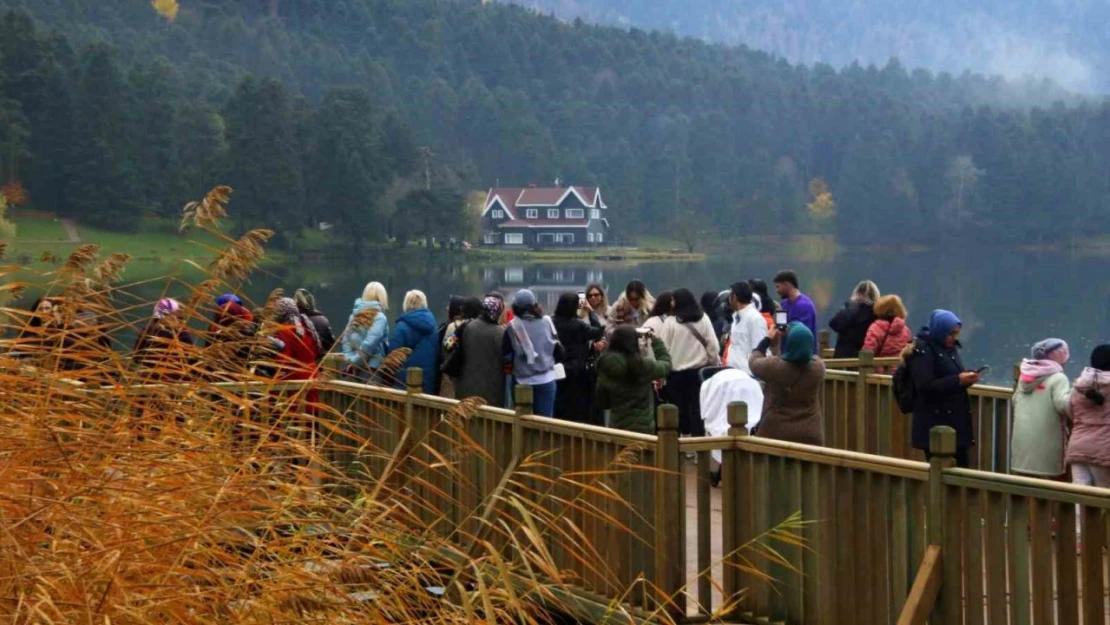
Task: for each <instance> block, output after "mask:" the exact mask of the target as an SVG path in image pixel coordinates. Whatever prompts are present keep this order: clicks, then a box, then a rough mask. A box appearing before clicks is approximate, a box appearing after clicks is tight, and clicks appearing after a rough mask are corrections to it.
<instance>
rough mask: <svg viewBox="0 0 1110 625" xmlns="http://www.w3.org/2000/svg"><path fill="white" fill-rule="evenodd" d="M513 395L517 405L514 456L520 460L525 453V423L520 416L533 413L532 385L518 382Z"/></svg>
mask: <svg viewBox="0 0 1110 625" xmlns="http://www.w3.org/2000/svg"><path fill="white" fill-rule="evenodd" d="M513 395H514V399H513V404H514V405H515V406H516V418H515V419H513V458H516V459H517V460H519V459H520V458H521V456H523V454H524V424H523V423H521V421H520V417H522V416H525V415H530V414H532V401H533V400H532V387H531V386H528V385H526V384H517V385H516V390H515V391H514V393H513Z"/></svg>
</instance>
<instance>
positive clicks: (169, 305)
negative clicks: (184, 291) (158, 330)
mask: <svg viewBox="0 0 1110 625" xmlns="http://www.w3.org/2000/svg"><path fill="white" fill-rule="evenodd" d="M179 310H181V304H180V303H179V302H178V301H177V300H175V299H173V298H172V297H163V298H162V299H160V300H158V303H157V304H155V305H154V318H155V319H165V318H166V317H168V316H169V315H172V314H175V313H177V311H179Z"/></svg>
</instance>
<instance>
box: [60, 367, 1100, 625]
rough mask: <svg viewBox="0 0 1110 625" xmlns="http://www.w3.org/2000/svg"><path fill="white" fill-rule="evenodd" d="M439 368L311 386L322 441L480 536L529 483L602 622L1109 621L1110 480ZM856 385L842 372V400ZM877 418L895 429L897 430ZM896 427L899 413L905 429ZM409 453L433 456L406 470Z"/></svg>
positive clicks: (943, 442)
mask: <svg viewBox="0 0 1110 625" xmlns="http://www.w3.org/2000/svg"><path fill="white" fill-rule="evenodd" d="M850 376H860V374H849V373H843V374H840V373H837V374H835V375H832V376H831V377H832V378H833V379H834V380H840V381H842V382H845V384H844V387H845V390H844V392H843V393H841V395H843V396H844V397H850V398H851V399H850V401H851V402H853V403H852V404H851V405H849V406H846V407H844V408H843V409H844V410H854V409H855V408H856V407H857V406H861V405H862V406H864V408H865V409H866V410H865V411H863V412H861V418H860V419H859V420H856V421H854V422H852V423H854V425H852V426H851V427H849V428H847V429H844V428H840V427H839V426H838V428H836V429H834V434H835V435H836V436H843V440H845V441H847V442H849V443H850V442H853V441H855V442H860V441H861V440H862V441H863V442H864V443H866V444H870V441H871V439H870V438H868V437H869V436H871V434H869V433H867V432H870V430H868V429H867V428H866V427H864V426H865V424H866V423H867V421H865V420H863V415H871V416H870V417H869V418H872V419H873V418H874V417H873V415H876V414H881V412H878V411H877V410H878V407H879V406H880V405H881V404H882V403H883V402H884V401H886V400H884V399H883V393H884V392H885V393H887V394H889V384H886V385H884V384H883V380H882V377H881V376H875V375H866V374H864V375H862V376H861V377H850ZM861 380H862V382H861ZM421 383H422V379H421V375H420V372H419V371H413V372H411V373H410V375H409V379H408V381H407V388H406V389H405V390H395V389H388V388H380V387H373V386H365V385H361V384H353V383H348V382H336V381H325V382H316V383H310V384H311V385H312V386H314V387H315V388H317V389H318V390H319V391H320V396H319V402H320V403H321V404H322V405H324V406H326V407H327V410H328V411H329V414H330V415H332V417H331V418H333V419H335V420H336V422H337V424H340V423H341V424H342V427H339V426H338V425H337V427H336V428H335V429H334V430H333V431H329V430H327V429H324V430H322V431H320V432H318V433H317V434H316V436H317V437H318V438H317V439H315V440H314V441H313V442H314V444H316V445H320V446H323V447H325V448H327V449H330V450H331V451H329V452H328V453H329V456H330V458H331V460H332V461H333V463H334V464H335V465H336V467H337V468H338V469H339V470H340V471H343V472H346V473H348V474H349V475H352V476H356V477H358V478H360V479H365V480H367V481H373V480H376V479H377V478H379V477H381V476H390V475H393V474H394V473H396V474H397V475H398V478H397V479H404V480H406V482H405V483H404V484H403V485H402V488H400V489H398V492H402V491H404V492H408V493H411V502H413V503H414V504H415V505H414V506H413V508H412V514H413V515H415V516H416V517H418V518H419V520H420V521H421V526H423V527H428V528H430V529H431V531H436V532H440V533H441V534H442V535H445V536H447V537H449V538H454V539H457V540H458V541H461V542H464V543H465V545H470V546H471V547H473V545H474V544H475V543H476V541H477V540H478V539H479V538H480V539H482V540H488V541H489V542H490V543H491V544H493V545H496V546H498V547H502V548H506V549H509V548H510V547H511V546H510V545H509V543H508V538H507V536H506V535H504V534H496V533H493V534H483V527H488V524H483V523H482V521H483V520H488V519H489V518H490V517H491V516H492V515H493V514H496V513H497V512H496V510H497V507H498V506H504V505H505V502H506V501H508V500H510V499H511V497H509V496H508V495H509V494H511V495H512V496H513V497H532V498H534V503H535V504H536V505H537V506H538V508H537V509H538V510H542V511H543V512H544V513H545V514H546V515H548V518H550V519H556V520H557V521H558V522H561V523H563V524H564V525H566V526H568V527H574V528H575V532H576V534H575V536H577V537H578V538H579V539H580V543H579V544H575V545H570V544H568V543H567V541H566V538H565V536H560V535H559V534H558V533H547V534H545V535H544V536H543V537H542V540H543V541H544V546H545V548H546V549H547V550H548V551H549V552H550V553H551V554H552V557H553V559H554V561H555V563H556V565H557V566H558V567H559V570H561V571H565V572H568V573H569V575H568V577H569V578H571V579H573V580H574V582H573V587H574V588H575V589H576V590H575V593H577V594H576V597H579V599H580V600H581V606H583V608H582V609H583V610H586V611H590V614H592V615H593V617H594V618H596V620H597V621H598V622H601V621H605V620H609V619H611V618H613V617H614V615H617V616H619V618H620V620H622V621H623V622H628V621H629V620H633V621H636V620H639V619H641V618H649V619H651V620H677V621H691V620H692V621H705V620H708V619H710V618H716V617H720V618H725V619H742V618H743V617H745V616H748V617H753V618H754V616H755V615H759V616H760V617H762V618H765V619H769V621H767V622H772V623H774V622H782V623H791V624H805V625H809V624H827V625H835V624H839V623H860V624H862V625H871V624H874V625H879V624H884V625H885V624H888V623H893V622H896V621H897V622H899V623H906V624H907V625H910V624H914V623H923V622H924V619H925V615H929V622H931V623H933V624H948V623H967V624H968V625H972V624H982V623H989V624H990V625H996V624H999V623H1014V624H1019V623H1036V624H1037V625H1040V624H1047V623H1053V624H1060V625H1072V624H1074V623H1084V624H1087V623H1106V622H1107V616H1108V615H1107V612H1106V605H1107V593H1106V590H1105V587H1106V583H1107V581H1110V580H1108V579H1107V577H1108V576H1107V573H1106V571H1107V562H1106V557H1105V554H1104V548H1105V547H1106V546H1107V543H1108V540H1107V538H1108V531H1110V514H1108V510H1110V491H1107V490H1103V489H1096V488H1084V487H1078V486H1072V485H1067V484H1059V483H1055V482H1047V481H1042V480H1035V479H1026V478H1018V477H1013V476H1008V475H1001V474H998V473H991V472H982V471H976V470H967V469H956V468H953V466H954V459H953V454H954V452H955V438H954V436H955V434H954V432H952V431H951V430H950V429H948V428H936V429H934V431H933V432H931V440H930V444H931V450H932V452H933V454H934V456H933V459H932V461H931V463H928V464H926V463H924V462H917V461H913V460H906V459H899V458H891V457H883V456H879V455H869V454H865V453H858V452H856V451H851V450H845V449H833V448H827V447H813V446H807V445H799V444H793V443H787V442H782V441H775V440H770V439H762V438H758V437H749V436H746V431H747V430H746V428H745V424H746V420H747V419H746V418H747V411H746V407H745V406H744V405H743V404H733V405H731V406H729V423H730V426H731V429H730V432H729V435H728V436H723V437H715V438H697V439H682V440H681V441H680V440H679V438H678V433H677V426H678V419H677V413H676V411H675V410H674V408H673V407H670V406H664V407H661V408H660V410H659V414H658V419H657V423H658V427H659V433H658V435H642V434H634V433H628V432H623V431H618V430H611V429H605V428H597V427H592V426H586V425H580V424H575V423H569V422H564V421H557V420H553V419H547V418H543V417H536V416H532V415H530V414H529V413H530V412H531V410H530V409H531V397H530V394H529V392H528V389H526V388H523V387H521V388H519V389H518V396H517V406H518V409H517V410H516V411H515V412H514V411H508V410H504V409H498V408H489V407H481V408H476V409H475V410H474V412H473V414H472V415H470V416H468V417H467V418H464V419H454V418H453V417H451V416H450V415H451V414H453V413H454V412H455V411H456V409H457V407H458V406H459V402H457V401H455V400H447V399H442V398H438V397H431V396H427V395H422V394H421V393H420V392H419V391H420V388H421ZM305 387H306V384H305V383H286V384H281V385H277V386H275V385H258V384H216V385H206V386H204V387H202V388H201V389H200V390H199V391H193V390H189V391H188V392H185V391H184V390H183V391H182V393H181V396H182V401H241V402H243V405H252V406H254V404H256V403H258V402H261V401H262V400H263V399H265V400H266V401H269V402H271V403H282V402H287V401H303V399H304V397H303V394H298V391H299V390H303V389H304V388H305ZM160 388H161V389H163V390H160ZM182 388H183V389H186V388H187V387H184V386H183V387H182ZM861 388H862V391H861V390H860V389H861ZM883 389H886V390H885V391H884V390H883ZM62 390H63V391H64V392H66V393H67V394H70V395H72V397H73V398H74V400H79V398H80V396H81V394H82V393H87V392H108V393H113V394H116V393H127V394H129V395H135V394H138V395H140V396H141V395H142V394H144V393H151V394H152V395H158V394H160V393H162V394H164V392H165V391H164V387H159V386H150V387H131V388H127V389H118V388H113V389H88V388H85V389H80V388H72V389H68V390H67V389H62ZM837 392H838V391H837V389H835V388H834V389H833V390H832V391H829V389H826V401H828V400H829V397H828V395H829V394H830V393H837ZM1001 392H1002V391H999V394H1000V395H1001ZM1006 392H1007V393H1008V391H1006ZM836 397H839V395H837V396H836ZM1007 397H1008V395H1007ZM248 399H249V400H250V401H247V400H248ZM999 401H1002V399H999ZM252 409H257V406H254V407H253V408H252ZM1007 409H1008V408H1007ZM868 411H870V412H868ZM852 428H855V429H852ZM861 430H863V431H864V432H865V435H864V436H863V438H862V439H861V438H860V437H859V432H860V431H861ZM874 432H875V433H876V434H875V439H874V442H875V444H877V445H881V444H884V443H883V439H881V437H880V436H879V433H880V432H881V430H879V429H875V430H874ZM852 435H854V436H852ZM894 437H895V435H894V428H893V427H892V428H890V438H888V439H887V440H886V442H887V443H888V444H889V443H890V442H891V441H892V440H893V439H894ZM981 440H982V439H981ZM476 449H477V450H483V451H482V452H481V453H472V452H473V451H474V450H476ZM888 449H892V448H888ZM463 450H467V453H462V451H463ZM713 450H719V451H720V453H721V461H722V464H721V468H720V470H721V478H722V483H721V488H720V489H719V490H717V489H714V488H712V487H711V485H710V469H711V466H710V465H711V463H710V452H711V451H713ZM684 452H695V453H697V455H698V460H697V463H696V464H695V465H692V466H691V465H688V464H686V463H684V462H683V461H682V454H683V453H684ZM534 457H542V459H543V461H542V463H541V462H533V461H531V460H530V458H534ZM980 457H983V458H985V457H987V455H980ZM398 462H411V463H412V465H413V467H416V468H420V467H423V468H425V469H426V472H425V473H424V474H416V473H414V472H413V471H406V472H395V471H393V469H395V468H396V466H395V465H396V463H398ZM530 463H531V464H530ZM615 469H619V470H615ZM583 476H597V477H596V479H597V480H598V482H597V484H596V486H595V487H589V488H586V487H583V484H584V483H585V481H584V480H583V479H582V478H583ZM391 479H392V478H391ZM590 479H593V478H590ZM691 491H692V492H691ZM718 501H719V504H720V506H719V508H718V507H717V503H718ZM591 512H593V513H591ZM799 514H800V516H801V518H802V519H803V520H804V522H805V524H804V526H803V529H802V535H803V536H804V538H805V544H804V545H800V544H790V543H789V542H788V543H787V544H785V545H782V544H780V545H775V553H777V554H778V557H774V558H771V559H765V558H760V557H757V556H756V555H754V554H753V552H752V551H751V550H748V551H744V550H743V548H744V547H745V545H748V544H749V541H752V540H754V539H757V538H758V537H760V536H761V535H763V534H765V533H766V532H768V531H771V530H772V529H773V528H775V527H776V525H778V524H779V523H780V522H781V521H783V519H786V518H788V517H791V516H792V515H799ZM1077 519H1078V520H1079V529H1080V530H1081V535H1082V540H1080V538H1079V532H1077V523H1076V521H1077ZM1080 544H1081V545H1082V553H1081V555H1078V554H1077V552H1078V550H1079V545H1080ZM583 545H589V546H590V548H592V549H593V550H594V551H593V554H594V557H593V558H592V560H591V561H584V560H583V558H581V557H580V554H581V548H582V546H583ZM768 578H769V579H773V580H775V581H773V582H769V581H767V579H768ZM761 622H762V621H761Z"/></svg>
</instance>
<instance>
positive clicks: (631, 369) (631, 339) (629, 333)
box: [605, 325, 644, 380]
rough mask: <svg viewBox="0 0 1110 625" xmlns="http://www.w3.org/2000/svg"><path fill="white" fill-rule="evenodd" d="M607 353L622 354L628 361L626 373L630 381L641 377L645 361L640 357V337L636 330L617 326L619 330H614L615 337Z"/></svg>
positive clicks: (610, 339)
mask: <svg viewBox="0 0 1110 625" xmlns="http://www.w3.org/2000/svg"><path fill="white" fill-rule="evenodd" d="M605 351H607V352H612V353H614V354H620V355H622V356H624V357H625V358H626V359H628V367H627V368H626V371H627V373H628V378H629V379H631V380H635V379H637V378H638V377H639V376H640V370H641V369H643V363H644V361H643V358H641V357H640V335H639V334H637V333H636V328H634V327H632V326H630V325H622V326H617V329H616V330H613V336H612V337H610V338H609V347H608V348H607V349H606V350H605Z"/></svg>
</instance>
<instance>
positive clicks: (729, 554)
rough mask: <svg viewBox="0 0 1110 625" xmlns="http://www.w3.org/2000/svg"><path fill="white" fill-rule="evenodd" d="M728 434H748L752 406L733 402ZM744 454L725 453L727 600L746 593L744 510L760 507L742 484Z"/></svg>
mask: <svg viewBox="0 0 1110 625" xmlns="http://www.w3.org/2000/svg"><path fill="white" fill-rule="evenodd" d="M728 426H729V427H728V435H729V436H733V437H742V436H747V435H748V405H747V404H745V403H744V402H732V403H731V404H729V405H728ZM742 453H743V452H741V451H740V450H739V449H736V448H735V446H729V447H726V448H724V449H723V450H721V525H722V526H723V527H722V528H721V529H722V536H721V547H722V554H723V556H724V565H723V566H722V567H721V571H722V573H723V579H722V589H723V592H724V600H725V601H734V600H735V599H736V598H737V597H738V596H739V595H740V593H741V591H743V590H744V589H743V586H742V584H741V579H740V566H741V565H742V560H741V556H740V553H739V550H740V546H741V545H742V544H743V541H744V540H745V537H744V536H742V535H741V529H740V526H741V522H740V514H741V510H744V509H745V508H744V507H745V506H746V507H748V508H750V507H751V506H755V505H760V502H752V501H750V498H749V496H750V495H751V493H750V491H748V490H747V489H748V487H749V486H750V485H749V484H743V483H742V477H743V471H742V470H741V468H740V463H741V457H742Z"/></svg>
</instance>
